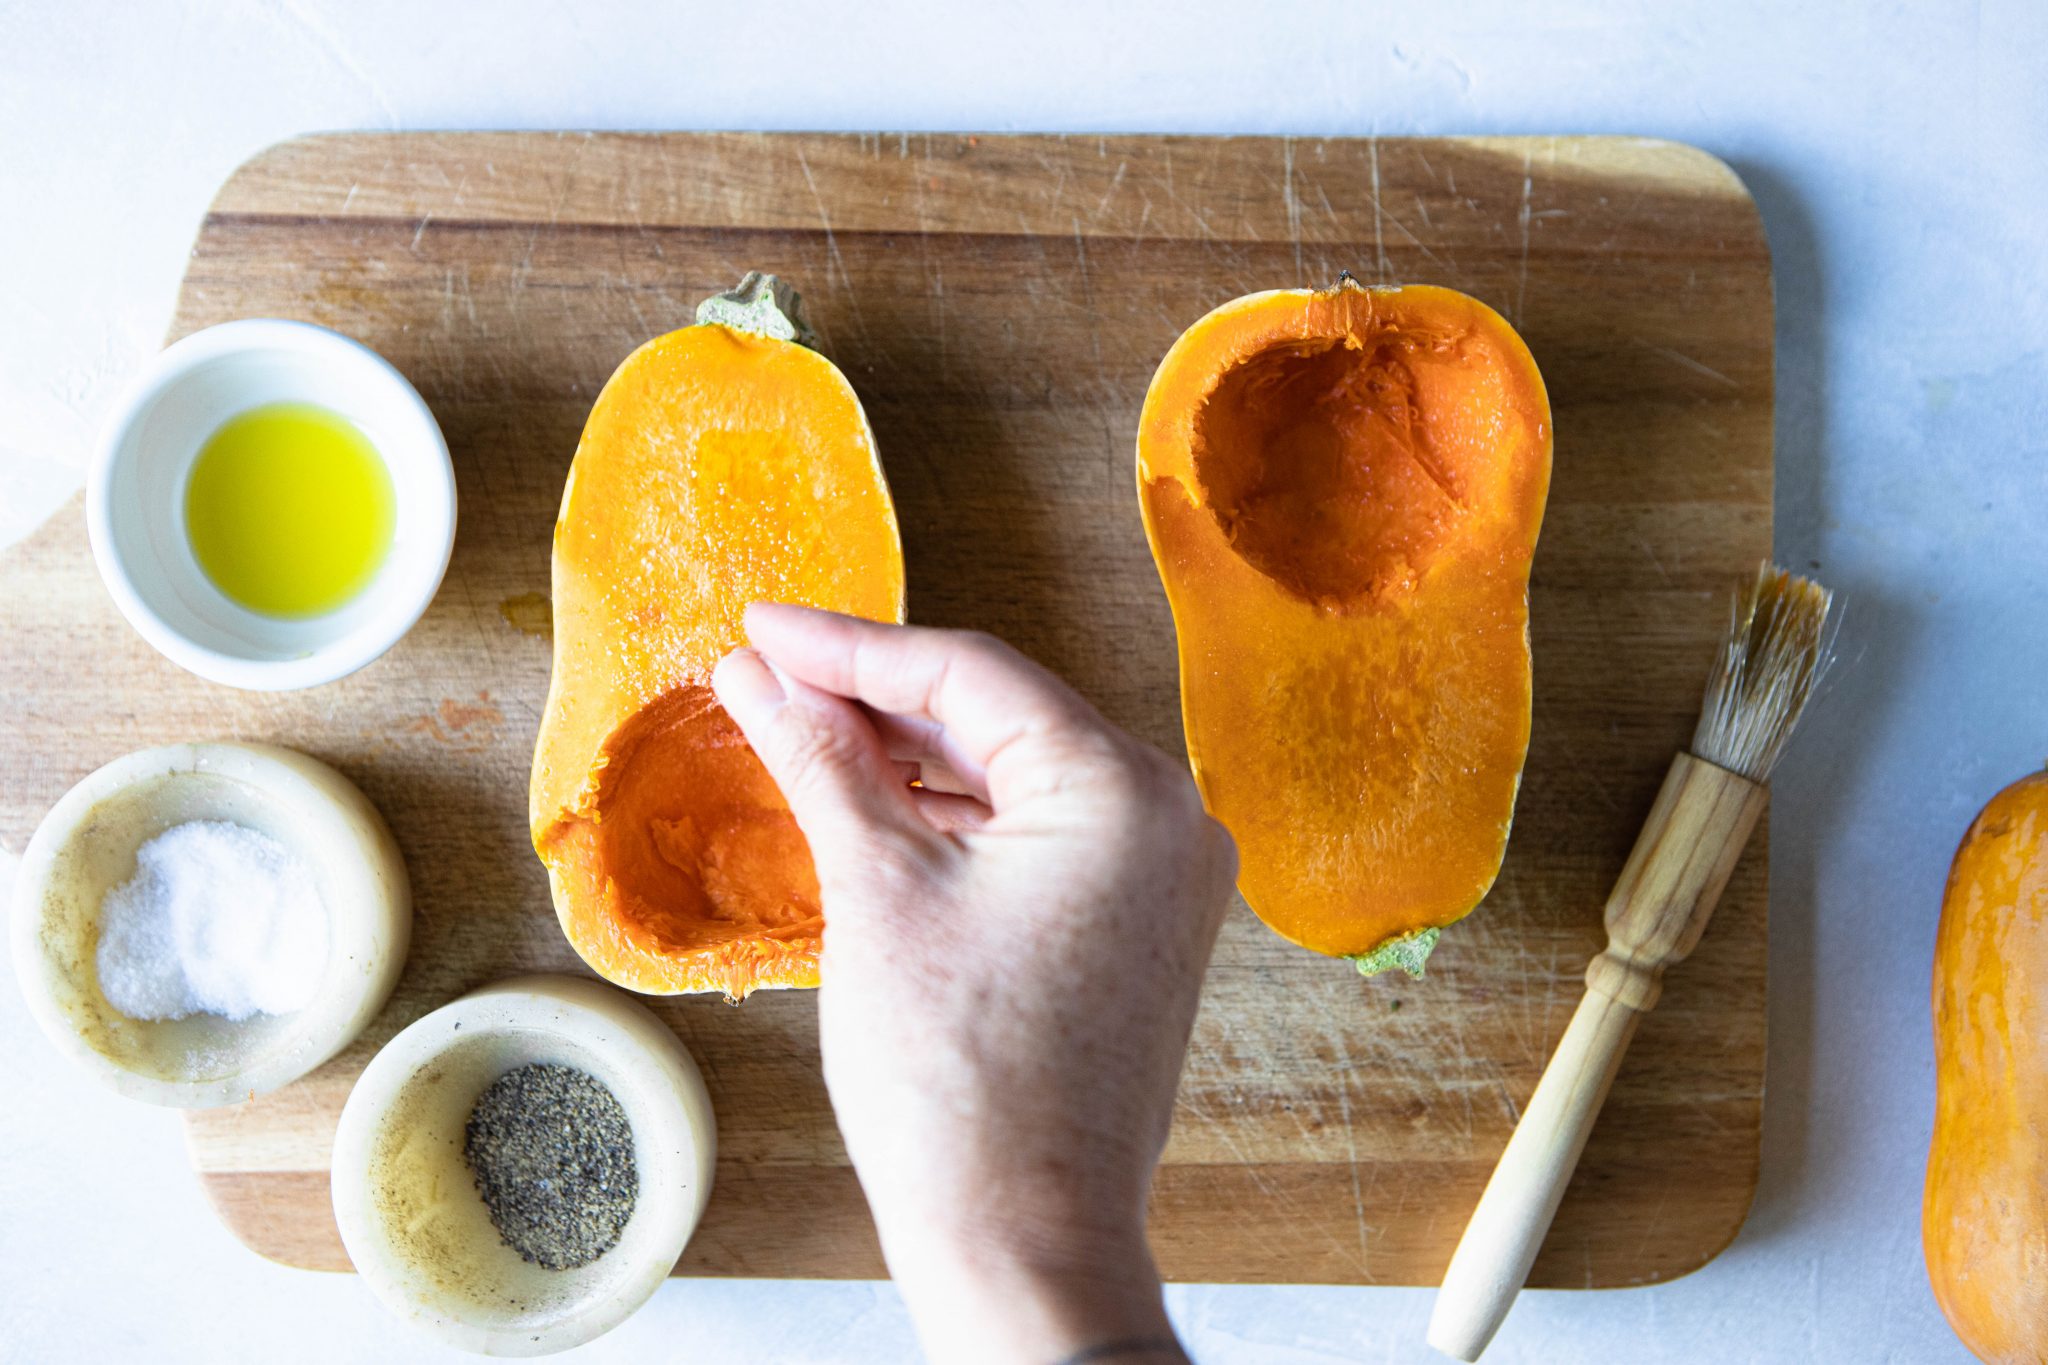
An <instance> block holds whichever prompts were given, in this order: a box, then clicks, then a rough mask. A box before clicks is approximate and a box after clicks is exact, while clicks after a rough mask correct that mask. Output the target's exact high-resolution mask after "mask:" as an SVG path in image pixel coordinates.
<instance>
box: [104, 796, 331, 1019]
mask: <svg viewBox="0 0 2048 1365" xmlns="http://www.w3.org/2000/svg"><path fill="white" fill-rule="evenodd" d="M326 969H327V907H326V905H325V904H324V903H323V902H322V901H321V899H320V888H319V887H318V886H317V885H316V884H315V883H314V880H313V873H312V870H311V869H310V868H308V867H307V866H306V864H305V862H304V861H303V860H301V859H299V858H298V857H296V856H294V855H293V853H292V852H291V850H290V849H288V848H286V847H285V846H284V845H283V844H281V843H279V842H278V841H277V840H276V839H273V838H272V837H271V836H269V835H268V834H264V833H262V832H260V831H258V830H253V829H248V828H245V827H243V826H241V825H236V824H230V823H228V822H226V821H222V820H194V821H191V822H190V823H187V824H183V825H177V826H175V827H173V828H171V829H167V830H165V831H164V832H163V833H162V834H159V835H157V836H156V837H155V838H154V839H151V840H150V841H149V842H148V843H146V844H144V845H143V846H142V847H141V848H140V849H137V850H136V853H135V875H134V876H133V877H131V878H130V879H129V880H127V881H125V882H123V883H122V884H121V885H119V886H117V887H115V888H114V889H113V890H112V891H109V892H108V893H107V894H106V897H105V898H104V899H103V900H102V901H101V902H100V943H99V974H100V991H101V993H102V994H103V995H105V996H106V998H107V1003H108V1004H110V1005H112V1006H113V1007H114V1008H115V1009H117V1010H119V1011H121V1013H123V1014H125V1015H128V1016H129V1017H131V1018H134V1019H152V1020H156V1019H183V1018H186V1017H188V1016H190V1015H194V1014H218V1015H222V1016H224V1017H226V1018H228V1019H247V1018H249V1017H250V1016H251V1015H255V1014H289V1013H291V1012H292V1011H294V1010H298V1009H303V1008H304V1007H305V1006H306V1005H307V1004H309V1003H311V1001H312V999H313V996H314V993H315V992H316V991H317V990H318V989H319V986H320V978H321V976H322V975H323V974H324V973H325V972H326Z"/></svg>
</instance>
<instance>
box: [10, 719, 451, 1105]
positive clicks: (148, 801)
mask: <svg viewBox="0 0 2048 1365" xmlns="http://www.w3.org/2000/svg"><path fill="white" fill-rule="evenodd" d="M188 820H227V821H231V822H233V823H235V824H238V825H244V826H246V827H248V828H250V829H254V830H259V831H261V832H262V833H265V834H268V835H270V836H271V837H272V838H274V839H276V840H277V841H278V842H279V843H281V844H283V845H285V847H287V848H288V849H291V850H292V851H293V852H295V853H296V854H298V856H299V857H301V858H302V859H304V860H305V862H306V863H307V865H308V866H309V867H310V868H311V869H312V871H313V875H314V880H315V882H316V884H317V885H318V886H319V888H320V898H321V900H322V901H323V902H324V903H325V905H326V907H327V922H328V953H327V968H326V971H325V973H324V974H323V975H322V977H321V980H320V986H319V989H318V991H317V992H316V993H315V995H314V997H313V1001H312V1003H311V1004H309V1005H307V1006H306V1007H305V1008H304V1009H302V1010H298V1011H296V1012H294V1013H291V1014H283V1015H267V1014H258V1015H253V1016H251V1017H250V1018H248V1019H244V1020H240V1021H236V1020H230V1019H225V1018H222V1017H220V1016H219V1015H208V1014H198V1015H193V1016H191V1017H189V1018H185V1019H176V1020H166V1021H158V1022H151V1021H147V1020H141V1019H131V1018H129V1017H128V1016H127V1015H125V1014H122V1013H121V1012H120V1011H119V1010H117V1009H115V1008H114V1007H113V1006H112V1005H110V1004H108V1003H107V999H106V996H105V995H103V994H102V993H101V991H100V981H99V967H98V960H97V959H98V951H99V911H100V902H101V900H102V898H104V897H105V895H106V893H107V892H108V891H109V890H111V889H113V888H114V887H116V886H119V885H120V884H121V883H122V882H125V881H127V880H128V879H129V878H130V877H132V876H134V875H135V851H136V850H137V849H138V848H140V847H141V846H142V845H143V844H144V843H146V842H148V841H149V840H150V839H153V838H155V837H156V836H157V835H158V834H161V833H163V832H164V831H165V830H167V829H169V828H171V827H172V826H173V825H180V824H184V823H185V822H186V821H188ZM12 937H13V940H14V966H15V972H16V974H17V975H18V976H19V977H20V979H21V990H22V996H23V998H24V999H25V1000H26V1001H27V1002H28V1007H29V1013H30V1014H32V1015H34V1016H35V1020H36V1023H37V1024H38V1025H40V1026H41V1028H42V1030H43V1032H44V1033H45V1034H47V1035H48V1036H49V1038H50V1040H51V1041H52V1042H53V1043H55V1044H56V1045H57V1047H58V1049H59V1050H60V1051H62V1052H64V1053H65V1054H66V1055H67V1056H69V1057H70V1058H71V1059H72V1060H73V1061H75V1062H77V1063H78V1064H79V1065H81V1066H83V1067H84V1068H85V1069H86V1070H87V1071H89V1072H91V1073H92V1074H93V1075H95V1076H97V1077H99V1078H100V1079H101V1080H102V1081H104V1082H106V1083H107V1084H109V1085H111V1086H113V1088H114V1089H116V1090H118V1091H120V1092H121V1093H122V1094H123V1095H127V1096H129V1097H130V1098H132V1099H138V1100H146V1101H148V1102H149V1103H151V1104H166V1105H176V1106H179V1107H183V1108H188V1109H196V1108H206V1107H209V1106H213V1105H222V1104H236V1103H239V1102H240V1101H242V1100H245V1099H248V1098H249V1097H251V1096H253V1095H259V1094H262V1093H263V1092H265V1091H268V1090H275V1089H276V1088H277V1087H279V1086H281V1085H285V1084H287V1083H289V1082H291V1081H295V1080H297V1079H298V1078H299V1077H301V1076H303V1075H305V1074H306V1073H307V1072H308V1071H311V1070H312V1069H313V1068H314V1067H316V1066H319V1065H320V1064H321V1063H322V1062H324V1061H326V1060H327V1059H328V1058H330V1057H332V1056H333V1055H334V1054H335V1053H337V1052H339V1051H341V1049H342V1048H344V1047H346V1046H347V1045H348V1044H349V1043H350V1042H352V1041H353V1040H354V1039H355V1037H356V1035H357V1034H359V1033H361V1032H362V1030H363V1028H364V1026H365V1025H367V1024H368V1023H369V1022H370V1020H371V1019H372V1018H374V1017H375V1016H376V1013H377V1011H378V1010H380V1009H382V1008H383V1006H384V1001H385V1000H386V998H388V997H389V996H390V994H391V988H392V987H393V986H394V985H396V984H397V982H398V973H399V969H400V968H401V967H402V966H403V965H404V963H405V952H406V947H407V945H408V943H409V942H410V941H411V937H412V893H411V890H410V886H409V884H408V882H407V881H406V875H405V864H404V862H403V861H402V860H401V859H400V857H399V852H398V845H397V844H396V842H394V841H393V839H392V837H391V831H390V830H389V829H388V828H386V826H385V824H384V821H383V819H382V817H380V816H379V815H378V814H377V812H376V810H375V808H374V807H372V806H371V805H370V803H369V801H368V800H367V799H366V798H365V797H364V796H363V794H362V793H361V792H360V791H358V790H357V789H356V787H355V785H354V784H353V783H351V782H350V781H349V780H348V779H347V778H345V777H343V776H342V775H341V774H340V773H338V772H336V771H334V769H332V768H330V767H328V766H327V765H326V764H324V763H321V762H318V761H316V760H314V759H311V758H308V757H306V756H305V755H304V754H299V753H293V752H292V751H291V750H289V749H275V748H270V747H268V746H264V745H255V744H171V745H166V746H165V747H163V748H160V749H144V750H142V751H141V752H139V753H133V754H129V755H128V756H127V757H126V758H119V759H116V760H114V761H113V762H112V763H109V764H107V766H105V767H104V768H101V769H100V770H99V771H98V772H95V773H93V774H92V775H91V776H90V777H87V778H86V779H85V780H84V781H83V782H80V783H79V784H78V785H77V786H75V787H73V788H72V789H71V790H70V791H69V792H67V793H65V795H64V798H63V799H62V800H61V801H59V802H58V803H57V804H56V805H55V806H54V807H53V808H52V809H51V811H50V813H49V814H48V815H47V816H45V817H44V819H43V822H42V824H41V825H40V826H38V827H37V829H36V832H35V835H34V837H33V838H31V839H30V840H29V844H28V849H27V851H26V852H25V853H23V855H22V859H21V867H20V868H19V869H18V870H17V872H16V874H15V887H14V914H13V923H12Z"/></svg>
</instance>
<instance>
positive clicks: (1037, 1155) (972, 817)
mask: <svg viewBox="0 0 2048 1365" xmlns="http://www.w3.org/2000/svg"><path fill="white" fill-rule="evenodd" d="M747 633H748V637H749V639H750V640H751V641H752V646H753V647H752V648H751V649H744V650H738V651H735V652H734V653H733V654H731V655H730V656H728V657H727V658H726V659H725V660H724V661H722V662H721V663H720V664H719V666H718V669H717V671H716V673H715V674H714V677H713V685H714V687H715V688H716V690H717V693H718V698H719V700H720V702H721V703H722V704H723V705H724V706H725V708H726V710H727V711H728V712H729V713H730V714H731V715H732V717H733V719H734V720H735V721H736V722H737V723H738V724H739V727H740V729H741V730H742V731H743V732H744V733H745V734H746V736H747V739H748V741H749V742H750V743H751V744H752V745H753V747H754V750H755V752H756V753H758V754H759V755H760V757H761V760H762V762H763V763H764V764H766V765H767V768H768V771H769V772H770V773H771V774H772V775H773V776H774V778H775V780H776V782H777V783H778V785H780V787H781V788H782V791H783V794H784V796H785V797H787V798H788V800H789V804H790V809H791V810H792V811H793V812H794V813H795V816H796V820H797V823H798V825H799V826H800V827H801V828H802V829H803V832H804V835H805V837H806V838H807V839H808V840H809V842H810V846H811V853H812V856H813V858H814V860H815V861H816V863H817V868H818V879H819V884H820V888H821V891H822V895H823V903H824V909H825V916H826V928H825V940H824V958H823V964H822V982H823V984H822V987H821V989H820V990H819V995H818V1016H819V1030H820V1045H821V1048H822V1051H823V1057H824V1070H825V1083H826V1086H827V1088H828V1089H829V1090H830V1092H831V1095H832V1104H833V1108H834V1110H835V1112H836V1113H837V1115H838V1118H839V1126H840V1131H841V1132H842V1133H843V1134H844V1135H845V1139H846V1147H847V1151H848V1153H849V1154H850V1155H851V1157H852V1159H853V1164H854V1169H855V1170H856V1171H857V1172H858V1173H859V1176H860V1180H861V1185H862V1188H863V1189H864V1190H865V1191H866V1193H867V1197H868V1203H869V1206H870V1207H871V1208H872V1210H873V1212H874V1217H875V1225H876V1228H877V1230H878V1232H879V1233H880V1235H881V1240H882V1249H883V1253H884V1255H885V1256H886V1257H887V1259H888V1262H889V1268H890V1272H891V1274H892V1275H894V1276H895V1278H896V1281H897V1284H898V1286H899V1288H900V1289H901V1291H902V1293H903V1296H904V1299H905V1302H906V1303H907V1304H908V1306H909V1308H910V1311H911V1314H912V1317H913V1318H914V1319H915V1321H916V1322H917V1324H918V1330H919V1333H920V1335H921V1337H922V1339H923V1341H924V1343H925V1349H926V1351H927V1353H928V1354H929V1355H930V1356H931V1357H932V1358H933V1359H934V1360H936V1361H942V1362H944V1361H974V1362H990V1363H994V1362H1001V1361H1008V1360H1015V1361H1019V1362H1030V1365H1050V1362H1054V1361H1059V1360H1063V1359H1079V1358H1084V1357H1085V1358H1086V1359H1088V1360H1091V1361H1104V1362H1107V1361H1112V1360H1116V1361H1128V1362H1150V1361H1161V1360H1167V1361H1170V1360H1179V1359H1183V1357H1182V1356H1181V1354H1180V1350H1179V1347H1178V1346H1177V1345H1176V1344H1175V1343H1174V1341H1173V1336H1172V1331H1171V1328H1170V1327H1169V1325H1168V1323H1167V1320H1166V1317H1165V1312H1164V1309H1163V1307H1162V1305H1161V1302H1160V1293H1159V1280H1158V1273H1157V1271H1156V1269H1155V1268H1154V1266H1153V1264H1152V1258H1151V1253H1150V1251H1149V1250H1148V1249H1147V1247H1146V1243H1145V1234H1144V1217H1145V1197H1146V1192H1147V1190H1148V1188H1149V1186H1150V1183H1151V1178H1152V1170H1153V1167H1154V1166H1155V1165H1156V1164H1157V1162H1158V1159H1159V1154H1160V1151H1161V1149H1162V1147H1163V1146H1164V1145H1165V1141H1166V1133H1167V1127H1168V1125H1169V1123H1170V1121H1171V1118H1172V1113H1173V1100H1174V1092H1175V1089H1176V1087H1177V1084H1178V1081H1179V1076H1180V1069H1181V1062H1182V1059H1183V1056H1184V1054H1185V1052H1186V1049H1187V1040H1188V1032H1189V1029H1190V1028H1191V1027H1192V1024H1193V1020H1194V1015H1195V1004H1196V1000H1197V997H1198V995H1199V993H1200V989H1201V981H1202V974H1203V971H1204V969H1205V967H1206V966H1207V963H1208V960H1209V952H1210V949H1211V948H1212V946H1213V945H1214V943H1215V938H1216V930H1217V926H1218V923H1219V922H1220V920H1221V918H1222V914H1223V909H1224V906H1225V904H1226V903H1227V901H1228V899H1229V895H1230V890H1231V885H1232V883H1233V881H1234V879H1235V875H1236V865H1237V859H1236V852H1235V850H1234V848H1233V846H1232V844H1231V841H1230V836H1229V835H1228V834H1226V833H1225V832H1224V830H1223V828H1222V826H1220V825H1218V824H1217V823H1216V822H1215V821H1213V820H1211V819H1210V818H1209V817H1208V816H1207V815H1206V814H1205V813H1204V811H1203V809H1202V803H1201V799H1200V797H1199V796H1198V795H1197V794H1196V791H1195V786H1194V783H1193V781H1192V780H1191V779H1190V777H1189V775H1188V773H1187V770H1186V769H1185V768H1184V767H1183V766H1182V765H1180V764H1179V763H1177V762H1174V761H1173V760H1171V759H1169V758H1167V757H1166V755H1164V754H1162V753H1160V752H1159V751H1158V750H1157V749H1154V748H1152V747H1150V746H1149V745H1145V744H1141V743H1139V742H1138V741H1137V740H1135V739H1133V738H1131V737H1130V736H1129V735H1127V734H1125V733H1124V732H1123V731H1121V730H1118V729H1117V728H1115V727H1114V726H1112V725H1110V724H1109V722H1108V721H1106V720H1104V719H1103V718H1102V716H1101V715H1100V714H1099V713H1098V712H1096V710H1095V709H1094V708H1093V707H1091V706H1090V705H1089V704H1088V703H1087V702H1086V701H1084V700H1083V699H1082V698H1081V696H1080V695H1079V694H1078V693H1076V692H1074V690H1073V689H1072V688H1070V687H1068V686H1067V685H1066V684H1065V683H1063V682H1061V681H1060V680H1059V679H1058V678H1056V677H1054V676H1053V675H1052V674H1051V673H1049V672H1047V671H1046V670H1044V669H1043V668H1041V667H1039V666H1038V665H1037V664H1035V663H1033V662H1031V661H1030V660H1028V659H1026V658H1025V657H1024V656H1023V655H1021V654H1019V653H1017V652H1016V651H1015V650H1013V649H1011V648H1009V647H1008V646H1007V645H1004V644H1002V643H1000V642H999V641H996V640H994V639H991V638H989V637H987V636H983V635H975V634H968V633H962V632H955V631H938V630H925V629H918V628H914V627H905V626H889V625H878V624H875V623H873V622H868V621H860V620H856V619H854V618H851V617H845V616H837V615H833V614H831V613H828V612H820V611H812V610H808V609H805V608H800V607H789V606H775V605H768V604H757V605H756V606H754V607H753V608H751V609H750V610H749V611H748V613H747ZM913 765H914V766H913ZM913 776H915V777H919V778H921V779H922V782H923V785H922V786H919V787H912V786H910V785H909V780H910V778H911V777H913ZM1118 1346H1120V1347H1121V1349H1111V1350H1105V1349H1103V1348H1105V1347H1118Z"/></svg>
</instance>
